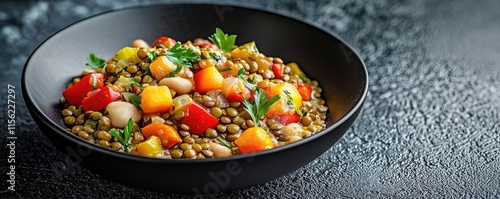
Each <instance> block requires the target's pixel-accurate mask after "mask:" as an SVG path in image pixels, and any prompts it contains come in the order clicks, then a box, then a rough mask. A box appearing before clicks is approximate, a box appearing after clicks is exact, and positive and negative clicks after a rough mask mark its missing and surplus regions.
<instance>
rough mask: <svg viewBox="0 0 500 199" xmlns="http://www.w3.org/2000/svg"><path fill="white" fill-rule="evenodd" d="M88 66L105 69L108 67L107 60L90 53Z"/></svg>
mask: <svg viewBox="0 0 500 199" xmlns="http://www.w3.org/2000/svg"><path fill="white" fill-rule="evenodd" d="M85 65H86V66H90V67H91V68H103V67H104V66H105V65H106V60H104V59H102V58H100V57H97V56H96V55H95V54H94V53H90V54H89V56H88V57H87V63H85Z"/></svg>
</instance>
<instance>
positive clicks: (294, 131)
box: [283, 123, 302, 137]
mask: <svg viewBox="0 0 500 199" xmlns="http://www.w3.org/2000/svg"><path fill="white" fill-rule="evenodd" d="M301 133H302V128H301V127H300V125H299V124H297V123H291V124H288V125H286V126H285V127H284V128H283V137H291V136H300V135H301Z"/></svg>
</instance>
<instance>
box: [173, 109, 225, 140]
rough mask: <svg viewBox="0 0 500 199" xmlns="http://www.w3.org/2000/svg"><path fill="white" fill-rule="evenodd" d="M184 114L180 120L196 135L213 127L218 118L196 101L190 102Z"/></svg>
mask: <svg viewBox="0 0 500 199" xmlns="http://www.w3.org/2000/svg"><path fill="white" fill-rule="evenodd" d="M185 113H186V114H185V116H184V117H183V118H182V120H181V121H180V122H181V123H182V124H186V125H188V126H189V131H191V133H194V134H196V135H201V134H203V133H205V131H207V129H209V128H215V126H217V124H219V120H217V118H216V117H214V116H213V115H212V114H210V112H208V111H207V110H206V109H205V108H203V107H202V106H201V105H199V104H198V103H195V102H193V103H191V105H189V106H188V107H187V108H186V110H185Z"/></svg>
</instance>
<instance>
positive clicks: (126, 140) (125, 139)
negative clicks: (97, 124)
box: [109, 118, 134, 152]
mask: <svg viewBox="0 0 500 199" xmlns="http://www.w3.org/2000/svg"><path fill="white" fill-rule="evenodd" d="M133 130H134V122H133V121H132V118H130V119H128V122H127V125H126V126H125V128H124V129H123V131H121V130H118V129H115V128H112V129H111V130H109V133H110V134H111V135H113V136H115V137H116V139H118V141H119V142H120V143H122V145H123V147H124V148H125V151H126V152H130V148H129V146H130V134H131V133H132V131H133Z"/></svg>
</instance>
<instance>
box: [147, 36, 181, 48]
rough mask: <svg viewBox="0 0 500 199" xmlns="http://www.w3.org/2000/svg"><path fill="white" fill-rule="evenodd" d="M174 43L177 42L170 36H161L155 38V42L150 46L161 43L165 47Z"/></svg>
mask: <svg viewBox="0 0 500 199" xmlns="http://www.w3.org/2000/svg"><path fill="white" fill-rule="evenodd" d="M175 43H177V42H176V41H175V40H174V39H172V38H170V37H165V36H161V37H159V38H158V39H156V40H155V42H154V43H153V45H151V47H153V48H154V47H156V46H157V45H158V44H163V45H164V46H166V47H170V46H174V45H175Z"/></svg>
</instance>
